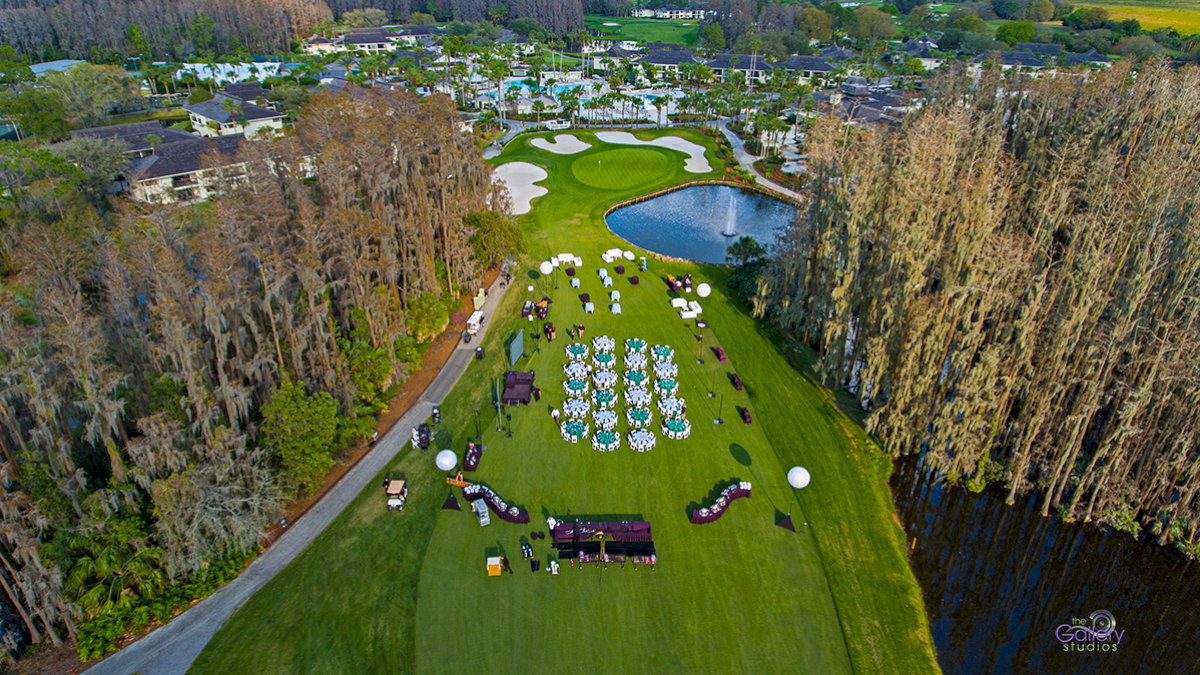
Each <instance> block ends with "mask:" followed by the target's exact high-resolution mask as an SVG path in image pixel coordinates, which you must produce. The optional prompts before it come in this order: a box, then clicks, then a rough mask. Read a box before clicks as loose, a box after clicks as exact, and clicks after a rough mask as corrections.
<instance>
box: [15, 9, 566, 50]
mask: <svg viewBox="0 0 1200 675" xmlns="http://www.w3.org/2000/svg"><path fill="white" fill-rule="evenodd" d="M426 8H430V9H433V10H434V11H435V14H436V17H437V18H438V19H439V20H442V21H448V20H451V19H454V20H458V21H472V22H477V21H485V20H496V19H498V18H499V19H505V18H507V19H517V18H529V19H533V20H535V21H537V22H538V23H540V24H541V25H542V26H543V27H545V29H546V30H548V31H549V32H550V33H552V34H555V35H563V34H565V33H568V32H570V31H575V30H580V29H582V28H583V3H582V2H581V0H457V1H456V2H453V3H451V2H448V1H445V2H443V1H440V0H439V1H435V2H429V3H426V2H418V1H417V0H328V1H327V0H283V1H282V2H275V1H273V0H137V1H136V2H135V1H134V0H3V1H0V45H9V46H11V47H13V48H14V49H16V50H17V51H18V52H20V53H22V54H25V55H27V56H28V57H30V58H31V59H32V60H34V61H44V60H49V59H53V58H77V59H88V60H91V61H93V62H96V63H115V62H119V61H122V60H123V59H125V58H127V57H133V56H143V55H148V56H150V57H151V58H153V59H167V60H174V61H183V60H185V59H193V60H195V59H202V58H215V57H217V56H221V55H234V54H237V53H242V54H277V53H282V52H286V51H289V50H290V49H291V46H292V42H293V40H294V39H296V38H299V37H302V36H305V35H309V34H311V33H312V32H313V30H315V29H316V28H317V27H319V26H321V25H322V24H326V23H327V22H330V21H332V20H334V19H336V18H342V17H344V16H345V17H347V25H348V26H351V27H362V26H373V25H383V24H385V23H391V22H396V23H401V22H404V21H407V20H408V19H409V17H410V16H411V15H412V14H413V13H414V12H418V11H421V10H424V9H426Z"/></svg>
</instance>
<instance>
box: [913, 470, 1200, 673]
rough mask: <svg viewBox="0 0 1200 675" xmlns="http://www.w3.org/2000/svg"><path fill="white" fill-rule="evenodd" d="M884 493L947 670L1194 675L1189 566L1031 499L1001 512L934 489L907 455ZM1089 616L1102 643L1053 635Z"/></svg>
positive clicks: (1194, 606)
mask: <svg viewBox="0 0 1200 675" xmlns="http://www.w3.org/2000/svg"><path fill="white" fill-rule="evenodd" d="M891 486H892V493H893V496H894V499H895V502H896V508H897V511H898V512H899V514H900V518H901V520H902V521H903V522H904V529H905V532H906V533H907V535H908V544H909V546H910V547H911V546H912V544H913V538H914V537H915V538H916V547H915V548H914V549H912V551H911V553H910V556H911V560H912V566H913V572H914V573H915V574H916V576H917V580H918V581H919V582H920V583H921V588H922V590H923V591H924V596H925V606H926V610H927V611H928V613H929V621H930V626H931V628H932V630H933V640H934V645H935V646H936V648H937V655H938V663H940V664H941V667H942V671H943V672H944V673H945V674H946V675H975V674H977V673H996V674H1014V675H1015V674H1023V673H1051V674H1056V675H1057V674H1059V673H1079V674H1081V675H1082V674H1084V673H1088V674H1091V673H1119V674H1124V673H1148V674H1154V675H1159V674H1165V673H1192V674H1195V673H1200V565H1197V563H1196V562H1189V561H1188V560H1187V559H1186V558H1185V557H1184V556H1183V555H1182V554H1180V553H1178V552H1177V551H1175V550H1173V549H1169V548H1164V547H1161V546H1158V545H1157V544H1155V543H1153V542H1152V541H1146V540H1145V539H1143V540H1135V539H1133V538H1132V537H1130V536H1129V535H1128V534H1124V533H1120V532H1114V531H1110V530H1107V529H1105V528H1101V527H1097V526H1096V525H1094V524H1084V523H1064V522H1063V521H1061V520H1059V519H1058V518H1056V517H1053V516H1051V517H1047V518H1043V517H1042V516H1041V513H1040V508H1039V504H1038V503H1037V502H1036V498H1035V499H1029V498H1024V499H1018V500H1017V503H1015V504H1013V505H1012V506H1007V505H1005V503H1004V497H1005V494H1004V493H1003V492H1002V491H1000V490H999V489H989V490H985V491H984V492H983V493H982V494H972V493H970V492H969V491H967V490H965V489H963V488H961V487H955V486H945V485H944V484H941V483H938V482H937V481H936V480H934V479H933V477H932V476H931V475H930V473H929V472H928V471H926V470H925V469H924V468H923V466H922V463H921V461H920V460H919V459H918V458H915V457H906V458H902V459H900V460H898V461H897V462H896V470H895V473H894V474H893V475H892V478H891ZM1098 610H1107V611H1108V612H1109V613H1110V614H1111V615H1112V617H1113V619H1115V630H1114V631H1113V633H1112V634H1110V635H1109V637H1108V639H1107V640H1106V641H1104V642H1100V641H1086V642H1083V643H1079V642H1066V643H1065V642H1064V641H1063V640H1062V639H1060V637H1067V638H1068V639H1069V638H1070V637H1071V633H1072V632H1073V633H1074V634H1075V635H1079V636H1083V635H1084V634H1085V633H1086V632H1085V631H1079V630H1076V629H1073V628H1065V629H1064V628H1060V626H1062V625H1064V624H1066V625H1067V626H1068V627H1070V626H1072V620H1073V619H1075V620H1077V621H1076V624H1078V623H1082V625H1083V626H1086V627H1089V628H1090V627H1091V626H1092V625H1093V623H1094V622H1098V624H1097V625H1102V623H1103V621H1104V618H1103V617H1102V616H1100V615H1098V616H1097V617H1096V619H1092V618H1089V617H1091V615H1092V614H1093V613H1095V612H1097V611H1098ZM1117 636H1120V641H1119V643H1118V642H1117V640H1116V638H1117ZM1064 644H1067V645H1068V648H1070V647H1071V645H1074V648H1075V650H1076V651H1067V650H1064ZM1089 645H1090V647H1089ZM1106 645H1107V646H1108V650H1107V651H1106V650H1105V646H1106ZM1114 646H1115V651H1114V650H1113V647H1114ZM1080 648H1082V649H1085V650H1087V649H1089V648H1090V649H1092V650H1094V651H1077V650H1078V649H1080Z"/></svg>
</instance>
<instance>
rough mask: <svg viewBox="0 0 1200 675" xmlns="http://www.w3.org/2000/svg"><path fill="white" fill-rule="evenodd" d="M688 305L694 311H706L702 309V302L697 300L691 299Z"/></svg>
mask: <svg viewBox="0 0 1200 675" xmlns="http://www.w3.org/2000/svg"><path fill="white" fill-rule="evenodd" d="M687 306H688V309H690V310H692V311H693V312H695V313H697V314H699V313H700V312H702V311H704V310H702V309H700V303H698V302H696V301H695V300H691V301H689V302H688V304H687Z"/></svg>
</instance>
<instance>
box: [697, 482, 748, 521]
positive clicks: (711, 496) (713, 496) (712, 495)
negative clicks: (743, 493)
mask: <svg viewBox="0 0 1200 675" xmlns="http://www.w3.org/2000/svg"><path fill="white" fill-rule="evenodd" d="M740 482H742V479H740V478H728V479H726V480H723V481H719V482H718V483H717V484H716V485H714V486H713V489H711V490H709V491H708V496H706V497H705V498H704V501H703V502H700V503H698V502H695V501H692V502H688V505H687V506H686V507H684V515H686V516H687V519H688V520H691V519H692V511H695V510H696V509H702V508H706V507H709V506H712V505H713V504H714V503H716V501H717V497H719V496H721V493H722V492H724V491H725V488H727V487H729V486H730V485H737V484H738V483H740Z"/></svg>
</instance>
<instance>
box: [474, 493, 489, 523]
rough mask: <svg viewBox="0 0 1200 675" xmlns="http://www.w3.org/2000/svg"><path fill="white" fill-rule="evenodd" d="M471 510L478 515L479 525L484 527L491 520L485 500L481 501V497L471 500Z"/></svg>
mask: <svg viewBox="0 0 1200 675" xmlns="http://www.w3.org/2000/svg"><path fill="white" fill-rule="evenodd" d="M471 510H472V511H474V512H475V515H476V516H478V517H479V526H480V527H486V526H487V525H488V524H489V523H491V522H492V517H491V515H490V514H488V507H487V502H485V501H483V499H482V498H480V499H476V500H475V501H473V502H471Z"/></svg>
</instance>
